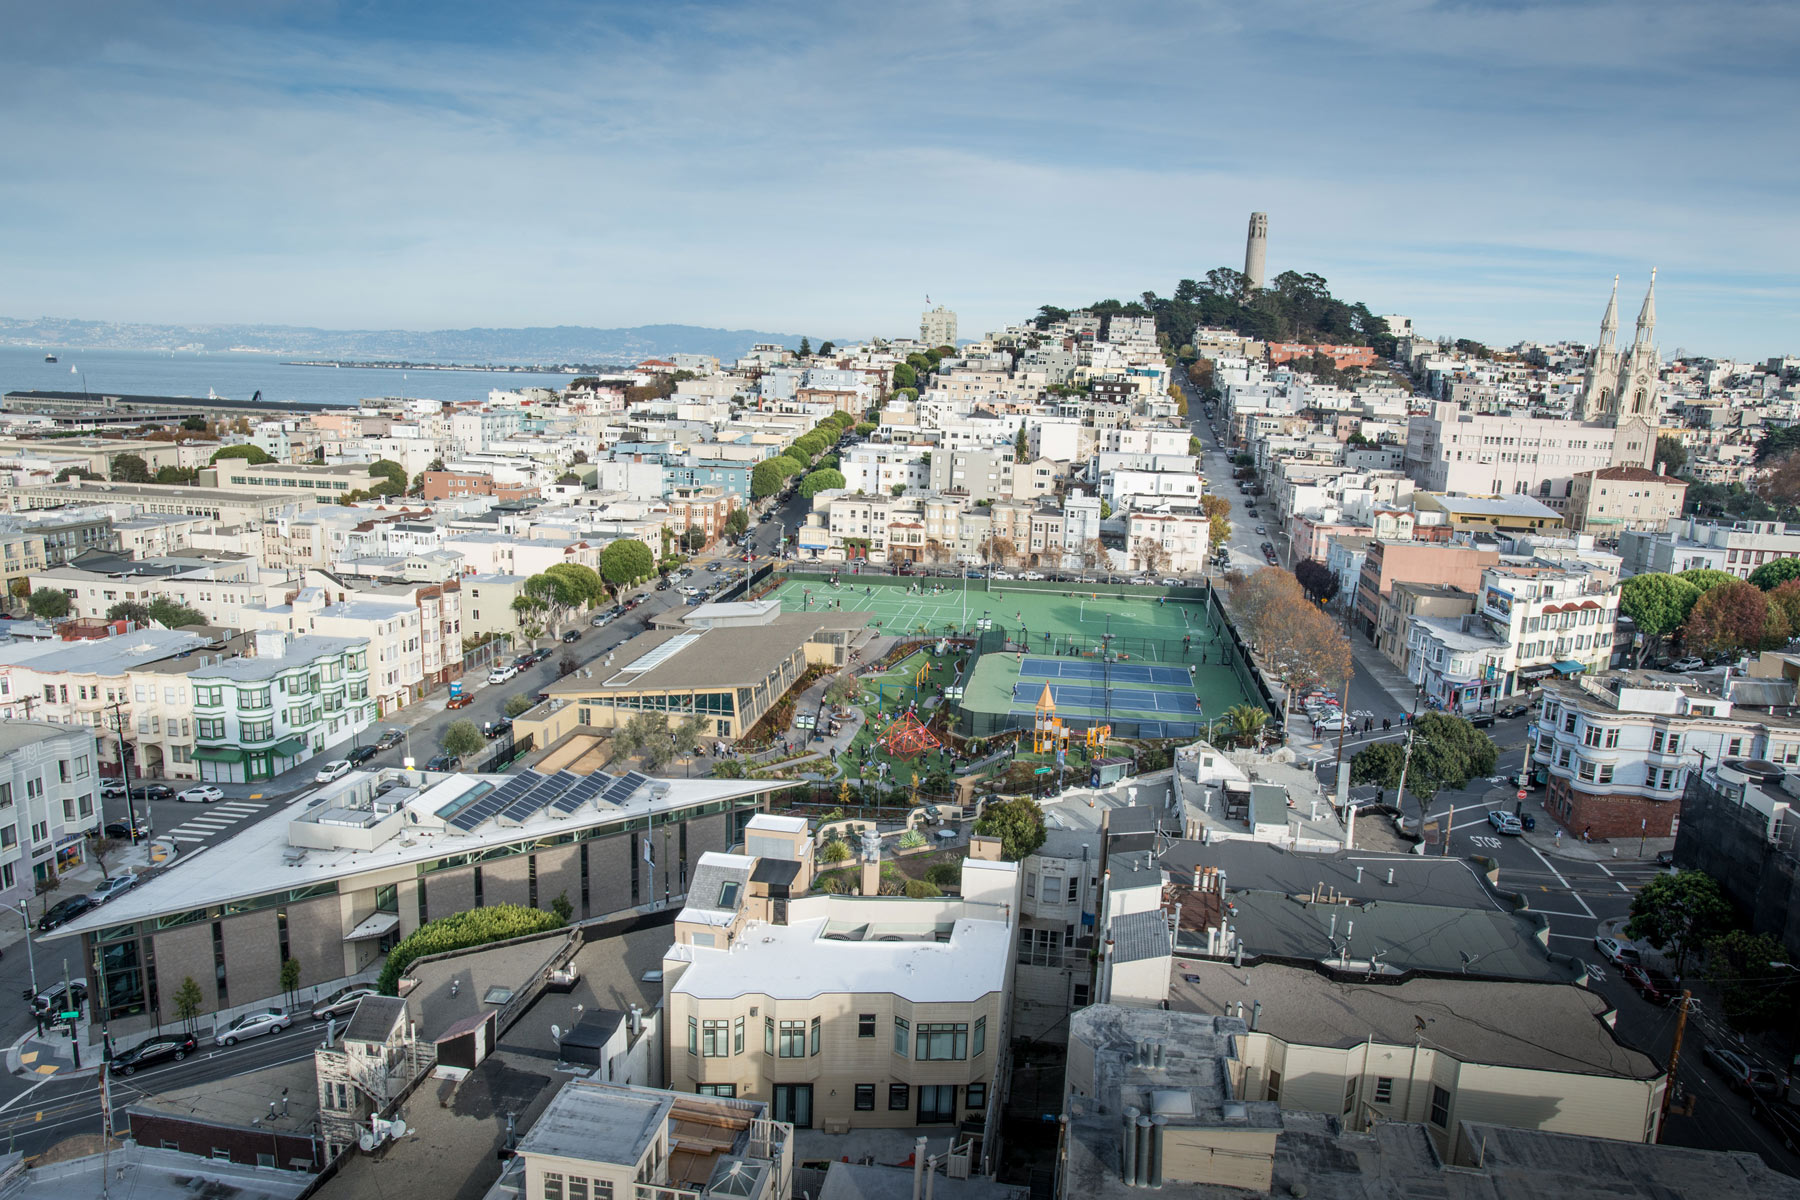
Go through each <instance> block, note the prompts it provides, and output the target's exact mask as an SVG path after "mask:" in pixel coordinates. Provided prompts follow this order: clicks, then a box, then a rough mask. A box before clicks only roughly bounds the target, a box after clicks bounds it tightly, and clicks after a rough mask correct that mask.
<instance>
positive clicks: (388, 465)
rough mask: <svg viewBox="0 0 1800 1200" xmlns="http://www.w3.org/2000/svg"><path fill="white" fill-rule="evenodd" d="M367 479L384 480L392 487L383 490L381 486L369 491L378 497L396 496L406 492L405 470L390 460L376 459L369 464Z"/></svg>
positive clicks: (377, 485) (378, 485)
mask: <svg viewBox="0 0 1800 1200" xmlns="http://www.w3.org/2000/svg"><path fill="white" fill-rule="evenodd" d="M369 478H370V479H377V478H380V479H385V480H387V482H388V483H389V484H390V485H392V486H391V489H388V490H384V489H383V486H382V485H381V484H376V485H375V486H374V487H372V488H370V489H369V490H370V491H371V492H373V493H375V494H376V495H378V496H383V495H385V496H398V495H400V494H401V493H403V492H405V491H406V468H405V467H403V466H401V465H400V464H399V463H397V462H395V461H394V460H393V459H391V458H378V459H376V460H375V461H374V462H372V463H370V464H369Z"/></svg>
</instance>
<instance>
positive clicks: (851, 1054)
mask: <svg viewBox="0 0 1800 1200" xmlns="http://www.w3.org/2000/svg"><path fill="white" fill-rule="evenodd" d="M787 824H798V825H799V826H800V828H799V829H797V830H789V829H787V828H785V827H784V825H787ZM745 844H746V848H747V850H748V851H749V853H747V854H743V855H737V854H720V853H717V852H709V853H707V854H705V855H703V856H702V857H701V859H700V862H699V865H698V867H697V869H696V870H695V873H694V878H693V880H692V881H691V882H690V884H689V887H688V903H687V907H686V908H684V909H683V910H682V912H681V915H680V916H679V917H678V918H677V920H676V924H675V937H676V942H675V944H674V945H672V946H671V947H670V948H669V950H668V953H667V954H666V955H665V957H664V959H663V999H664V1009H665V1012H666V1014H667V1022H668V1028H669V1030H670V1043H669V1053H668V1057H667V1062H668V1064H669V1076H670V1087H672V1088H674V1089H675V1090H677V1091H684V1092H686V1091H702V1090H705V1091H707V1092H710V1093H711V1094H714V1095H726V1096H735V1097H739V1098H744V1097H750V1098H755V1099H759V1100H766V1101H767V1102H768V1103H769V1105H770V1107H771V1110H772V1114H773V1116H774V1117H775V1118H776V1119H777V1120H781V1121H788V1122H791V1123H792V1124H793V1125H795V1126H796V1127H799V1128H813V1127H817V1128H821V1129H824V1130H825V1131H826V1132H842V1131H845V1130H849V1129H864V1128H896V1127H898V1128H911V1127H913V1126H918V1125H955V1124H958V1123H960V1122H962V1121H965V1120H975V1121H982V1122H985V1121H986V1120H987V1119H988V1117H989V1115H990V1113H991V1111H992V1109H993V1107H994V1106H997V1105H998V1103H999V1095H1000V1089H1001V1086H1002V1085H1003V1082H1004V1080H1005V1079H1006V1069H1007V1068H1006V1055H1007V1047H1008V1045H1009V1037H1010V1014H1011V1008H1012V978H1013V959H1014V954H1015V952H1016V948H1017V945H1016V944H1017V936H1018V919H1017V913H1018V904H1019V870H1018V866H1017V864H1014V863H1003V862H990V861H983V860H979V859H966V860H965V861H964V863H963V874H962V887H961V891H962V894H961V896H960V897H955V898H953V897H942V898H937V899H929V900H913V899H908V898H906V897H897V896H875V895H872V894H870V895H862V896H856V897H851V896H839V895H813V894H808V892H807V889H808V887H809V884H810V871H811V861H810V852H811V851H810V847H811V834H810V832H809V831H808V830H807V828H806V824H805V822H804V821H799V820H798V819H796V818H781V817H769V816H766V815H759V816H757V817H753V818H752V819H751V822H750V825H749V827H748V828H747V829H746V831H745ZM877 865H878V864H874V863H870V864H869V865H868V869H867V870H866V871H865V875H866V876H870V877H872V876H875V875H877V874H878V872H877V871H876V870H875V868H876V866H877ZM866 882H867V881H866V880H865V883H866ZM752 1008H754V1009H755V1010H756V1014H755V1015H754V1016H752V1015H751V1013H750V1010H751V1009H752Z"/></svg>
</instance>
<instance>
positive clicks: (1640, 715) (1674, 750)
mask: <svg viewBox="0 0 1800 1200" xmlns="http://www.w3.org/2000/svg"><path fill="white" fill-rule="evenodd" d="M1528 738H1529V742H1530V745H1531V766H1532V770H1533V771H1534V772H1535V773H1536V775H1537V778H1538V780H1539V781H1540V782H1543V783H1546V784H1547V785H1548V788H1549V792H1548V796H1547V798H1546V799H1545V801H1544V807H1545V810H1546V811H1548V812H1549V813H1550V815H1551V816H1552V817H1554V818H1555V819H1556V820H1558V821H1560V822H1561V823H1562V824H1563V826H1564V827H1565V828H1567V829H1568V830H1569V831H1570V832H1572V833H1574V834H1577V835H1579V834H1581V833H1582V832H1583V831H1592V833H1593V835H1594V836H1595V837H1609V838H1611V837H1638V836H1640V835H1648V836H1650V837H1673V836H1674V835H1675V831H1676V828H1677V823H1678V822H1679V820H1680V816H1681V792H1682V788H1683V787H1684V786H1685V784H1686V781H1687V776H1688V773H1689V772H1691V771H1694V770H1699V771H1703V772H1704V771H1709V770H1711V769H1712V768H1714V767H1716V766H1717V765H1718V764H1719V762H1720V761H1721V760H1730V759H1761V760H1763V761H1765V762H1772V763H1779V764H1787V765H1788V766H1789V767H1792V766H1793V765H1794V764H1796V763H1800V721H1796V720H1794V719H1793V718H1789V717H1775V716H1770V715H1768V714H1765V713H1760V712H1757V713H1746V714H1744V715H1741V716H1740V715H1738V714H1737V713H1735V712H1734V711H1733V706H1732V703H1731V701H1729V700H1726V699H1724V698H1722V697H1721V696H1719V695H1718V694H1717V693H1716V691H1715V690H1713V689H1711V688H1709V687H1707V686H1704V685H1700V684H1696V683H1693V682H1690V681H1689V680H1688V679H1687V678H1685V677H1683V676H1677V675H1665V674H1662V673H1660V672H1655V671H1615V672H1611V673H1609V674H1606V675H1601V676H1597V677H1592V678H1589V677H1578V678H1576V679H1572V680H1559V679H1549V680H1546V681H1545V683H1544V697H1543V702H1542V705H1541V707H1540V708H1539V711H1538V714H1537V717H1536V719H1535V720H1534V721H1533V722H1532V725H1531V728H1530V730H1529V734H1528Z"/></svg>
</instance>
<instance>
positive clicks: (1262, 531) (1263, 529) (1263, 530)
mask: <svg viewBox="0 0 1800 1200" xmlns="http://www.w3.org/2000/svg"><path fill="white" fill-rule="evenodd" d="M1256 532H1257V535H1258V536H1259V537H1260V536H1266V535H1267V534H1268V532H1269V527H1268V526H1267V525H1258V526H1257V527H1256Z"/></svg>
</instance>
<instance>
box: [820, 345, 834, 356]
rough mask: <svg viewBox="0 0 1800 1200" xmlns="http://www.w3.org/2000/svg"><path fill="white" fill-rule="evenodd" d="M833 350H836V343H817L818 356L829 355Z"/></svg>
mask: <svg viewBox="0 0 1800 1200" xmlns="http://www.w3.org/2000/svg"><path fill="white" fill-rule="evenodd" d="M835 349H837V343H836V342H820V343H819V353H820V354H830V353H831V352H832V351H833V350H835Z"/></svg>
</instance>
